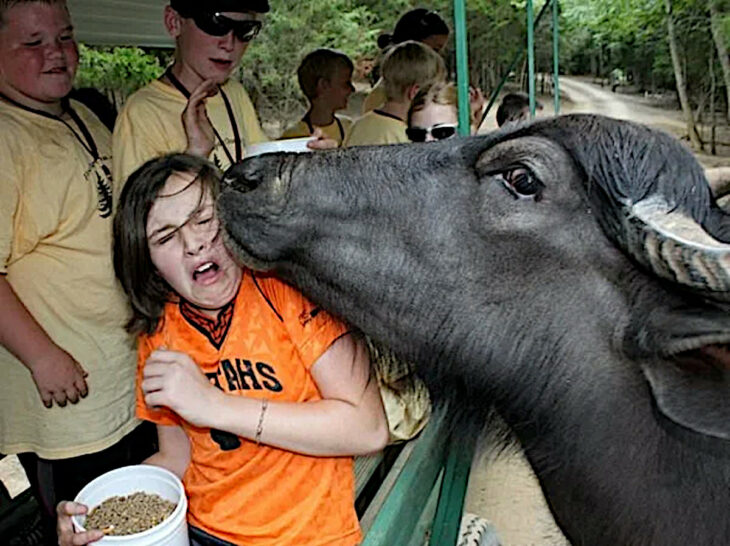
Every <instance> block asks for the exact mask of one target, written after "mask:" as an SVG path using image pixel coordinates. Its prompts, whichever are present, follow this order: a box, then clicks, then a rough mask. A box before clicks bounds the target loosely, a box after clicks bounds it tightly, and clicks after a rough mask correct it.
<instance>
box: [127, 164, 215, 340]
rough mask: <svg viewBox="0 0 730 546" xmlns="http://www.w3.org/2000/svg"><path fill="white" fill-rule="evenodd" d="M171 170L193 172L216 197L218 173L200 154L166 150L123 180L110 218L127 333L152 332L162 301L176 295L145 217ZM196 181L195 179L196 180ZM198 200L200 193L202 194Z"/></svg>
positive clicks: (157, 322)
mask: <svg viewBox="0 0 730 546" xmlns="http://www.w3.org/2000/svg"><path fill="white" fill-rule="evenodd" d="M175 173H193V174H195V175H196V178H195V182H197V183H199V184H201V186H202V187H203V190H204V192H203V194H202V195H204V194H205V192H206V191H210V193H211V194H212V196H213V198H214V199H215V198H216V197H217V195H218V184H219V182H220V179H221V174H220V172H219V171H218V169H216V168H215V167H214V166H213V165H212V164H211V163H209V162H208V161H207V160H205V159H202V158H200V157H196V156H191V155H186V154H170V155H165V156H162V157H159V158H157V159H152V160H150V161H148V162H147V163H145V164H144V165H142V166H141V167H140V168H139V169H137V170H136V171H135V172H134V173H132V175H131V176H130V177H129V178H128V179H127V182H126V184H125V185H124V189H123V190H122V195H121V197H120V199H119V205H118V207H117V212H116V214H115V216H114V273H115V274H116V276H117V279H119V282H120V283H121V284H122V288H123V289H124V292H125V293H126V294H127V297H128V298H129V303H130V305H131V306H132V318H131V319H130V320H129V322H128V323H127V331H129V332H131V333H133V334H140V333H147V334H151V333H153V332H154V331H155V330H156V329H157V328H158V326H159V323H160V319H161V318H162V314H163V309H164V307H165V303H167V302H168V301H171V300H172V299H173V297H174V291H173V290H172V288H171V287H170V285H169V284H168V283H167V282H166V281H165V280H164V279H163V278H162V277H161V276H160V275H159V273H158V272H157V270H156V268H155V266H154V264H153V263H152V258H151V256H150V250H149V246H148V242H147V218H148V216H149V213H150V209H152V205H153V204H154V203H155V201H156V200H157V198H158V197H159V194H160V191H161V190H162V188H163V187H164V186H165V182H167V179H168V178H170V176H171V175H173V174H175ZM195 182H194V183H195ZM201 198H202V197H201Z"/></svg>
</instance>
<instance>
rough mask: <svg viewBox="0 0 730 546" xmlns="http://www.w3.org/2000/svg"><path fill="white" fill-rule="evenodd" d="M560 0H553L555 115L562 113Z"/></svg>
mask: <svg viewBox="0 0 730 546" xmlns="http://www.w3.org/2000/svg"><path fill="white" fill-rule="evenodd" d="M558 7H559V6H558V0H553V95H554V97H555V115H556V116H557V115H559V114H560V57H559V55H560V23H559V21H558V15H559V14H558V11H559V10H558Z"/></svg>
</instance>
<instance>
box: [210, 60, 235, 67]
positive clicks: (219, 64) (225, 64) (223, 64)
mask: <svg viewBox="0 0 730 546" xmlns="http://www.w3.org/2000/svg"><path fill="white" fill-rule="evenodd" d="M210 62H212V63H213V65H215V66H217V67H218V68H230V67H231V66H232V65H233V61H226V60H225V59H211V60H210Z"/></svg>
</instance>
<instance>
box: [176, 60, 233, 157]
mask: <svg viewBox="0 0 730 546" xmlns="http://www.w3.org/2000/svg"><path fill="white" fill-rule="evenodd" d="M164 76H166V77H167V79H168V80H170V83H171V84H172V85H173V87H175V89H177V90H178V91H180V93H182V96H183V97H185V98H186V99H189V98H190V91H188V89H187V88H186V87H185V86H184V85H183V84H182V82H181V81H180V80H178V79H177V77H176V76H175V74H173V73H172V68H168V69H167V70H166V71H165V73H164ZM218 91H220V94H221V97H222V98H223V103H224V104H225V105H226V112H228V119H229V121H230V122H231V128H232V129H233V140H234V142H235V146H236V157H235V159H234V158H233V156H232V155H231V152H230V150H229V149H228V146H226V143H225V142H224V141H223V138H222V137H221V135H220V134H219V133H218V131H217V130H216V128H215V127H214V126H213V124H212V123H211V127H213V134H215V137H216V138H217V139H218V142H220V144H221V146H222V147H223V151H224V152H225V153H226V156H228V161H229V162H230V163H231V165H234V164H236V163H238V162H239V161H241V160H242V159H243V147H242V145H241V135H240V134H239V132H238V125H237V124H236V118H235V117H234V116H233V107H232V106H231V101H230V100H228V96H227V95H226V94H225V92H224V91H223V88H222V87H221V86H220V85H219V86H218Z"/></svg>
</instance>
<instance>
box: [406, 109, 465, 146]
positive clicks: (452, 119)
mask: <svg viewBox="0 0 730 546" xmlns="http://www.w3.org/2000/svg"><path fill="white" fill-rule="evenodd" d="M458 125H459V115H458V113H457V111H456V107H455V106H453V105H451V104H435V103H433V102H429V103H426V104H425V105H424V106H423V108H421V109H420V110H415V111H414V112H413V114H411V124H410V127H413V128H418V129H428V130H429V131H428V133H427V135H426V140H425V142H430V141H432V140H436V138H434V136H433V133H432V130H433V128H434V127H446V126H448V127H455V126H458Z"/></svg>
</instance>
